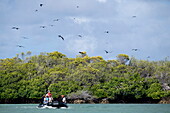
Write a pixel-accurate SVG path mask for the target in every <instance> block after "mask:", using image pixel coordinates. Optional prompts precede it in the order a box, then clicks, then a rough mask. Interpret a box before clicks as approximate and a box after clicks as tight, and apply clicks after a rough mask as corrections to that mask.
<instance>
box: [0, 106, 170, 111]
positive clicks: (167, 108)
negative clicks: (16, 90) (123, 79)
mask: <svg viewBox="0 0 170 113" xmlns="http://www.w3.org/2000/svg"><path fill="white" fill-rule="evenodd" d="M37 106H38V105H37V104H0V113H170V104H68V106H69V108H68V109H67V108H65V109H40V108H37Z"/></svg>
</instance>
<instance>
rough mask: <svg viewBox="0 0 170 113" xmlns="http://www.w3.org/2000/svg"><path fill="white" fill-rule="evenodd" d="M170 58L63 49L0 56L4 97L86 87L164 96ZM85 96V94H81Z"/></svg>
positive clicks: (92, 91) (100, 93)
mask: <svg viewBox="0 0 170 113" xmlns="http://www.w3.org/2000/svg"><path fill="white" fill-rule="evenodd" d="M169 86H170V61H168V60H166V59H165V60H162V61H146V60H137V59H135V58H134V57H132V58H130V57H129V56H128V55H125V54H119V55H118V56H117V59H115V60H107V61H106V60H104V59H103V58H102V57H101V56H94V57H89V56H88V55H87V54H86V52H82V53H80V55H77V57H76V58H67V57H66V55H64V54H62V53H60V52H57V51H55V52H51V53H41V54H40V55H35V56H31V52H30V51H29V52H27V53H21V54H18V55H16V57H14V58H6V59H0V92H1V93H0V99H17V98H27V99H40V98H41V97H42V95H44V94H45V93H46V91H47V90H50V91H51V93H52V95H53V97H54V98H56V97H57V96H58V95H67V96H68V97H69V98H71V97H74V98H76V96H80V92H86V93H88V94H86V95H90V97H91V98H110V99H113V100H114V99H115V100H116V99H121V100H129V99H142V98H152V99H161V98H163V97H169V96H170V87H169ZM79 98H83V97H79Z"/></svg>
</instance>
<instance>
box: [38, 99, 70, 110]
mask: <svg viewBox="0 0 170 113" xmlns="http://www.w3.org/2000/svg"><path fill="white" fill-rule="evenodd" d="M38 108H58V109H59V108H68V106H67V104H66V103H63V102H58V101H54V102H51V103H47V104H39V105H38Z"/></svg>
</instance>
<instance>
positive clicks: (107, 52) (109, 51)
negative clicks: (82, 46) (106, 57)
mask: <svg viewBox="0 0 170 113" xmlns="http://www.w3.org/2000/svg"><path fill="white" fill-rule="evenodd" d="M104 51H105V52H106V54H107V53H111V52H112V51H107V50H104Z"/></svg>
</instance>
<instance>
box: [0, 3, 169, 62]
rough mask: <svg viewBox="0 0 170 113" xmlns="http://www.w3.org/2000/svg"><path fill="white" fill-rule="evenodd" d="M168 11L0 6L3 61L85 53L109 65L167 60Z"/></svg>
mask: <svg viewBox="0 0 170 113" xmlns="http://www.w3.org/2000/svg"><path fill="white" fill-rule="evenodd" d="M40 4H42V6H40ZM169 11H170V0H0V59H5V58H13V57H15V56H16V55H17V54H21V53H22V52H24V53H26V52H27V51H31V56H33V55H39V54H40V53H50V52H54V51H58V52H61V53H63V54H65V55H66V56H67V57H68V58H75V57H76V56H77V55H79V52H80V51H86V52H87V55H88V56H90V57H92V56H102V57H103V58H104V59H105V60H113V59H116V56H117V55H118V54H126V55H129V57H135V58H136V59H139V60H152V61H159V60H164V59H165V58H169V56H170V50H169V49H170V13H169ZM59 35H61V36H62V37H63V38H64V40H63V39H62V38H61V37H59ZM106 51H107V52H108V53H106Z"/></svg>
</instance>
